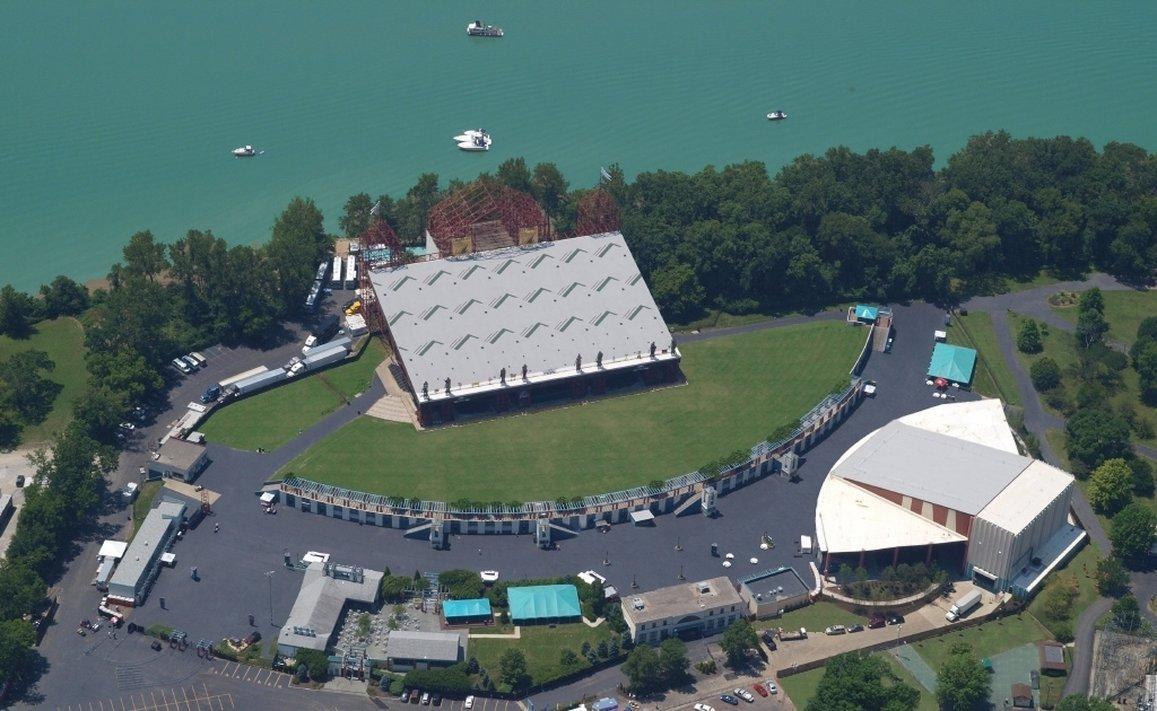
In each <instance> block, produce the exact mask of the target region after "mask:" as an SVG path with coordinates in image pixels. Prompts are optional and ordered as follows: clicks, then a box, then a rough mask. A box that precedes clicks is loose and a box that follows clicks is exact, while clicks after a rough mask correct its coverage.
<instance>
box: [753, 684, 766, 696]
mask: <svg viewBox="0 0 1157 711" xmlns="http://www.w3.org/2000/svg"><path fill="white" fill-rule="evenodd" d="M751 688H753V689H755V693H757V694H759V695H760V696H767V688H766V687H764V685H763V684H752V685H751Z"/></svg>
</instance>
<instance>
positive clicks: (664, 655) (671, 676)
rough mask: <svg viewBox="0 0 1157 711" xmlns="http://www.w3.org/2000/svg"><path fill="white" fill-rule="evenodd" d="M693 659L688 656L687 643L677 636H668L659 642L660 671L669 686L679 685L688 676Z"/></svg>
mask: <svg viewBox="0 0 1157 711" xmlns="http://www.w3.org/2000/svg"><path fill="white" fill-rule="evenodd" d="M690 667H691V660H690V659H688V658H687V645H685V644H683V642H682V641H681V640H679V639H677V638H675V637H668V638H667V639H665V640H663V641H662V643H660V644H659V671H660V673H661V674H662V675H663V680H664V682H665V683H666V684H667V686H668V687H672V686H678V685H679V684H681V683H683V681H684V680H685V679H686V678H687V673H688V672H687V670H688V669H689V668H690Z"/></svg>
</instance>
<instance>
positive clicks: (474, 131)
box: [453, 128, 490, 143]
mask: <svg viewBox="0 0 1157 711" xmlns="http://www.w3.org/2000/svg"><path fill="white" fill-rule="evenodd" d="M489 135H490V134H489V133H487V132H486V129H484V128H471V129H469V130H466V131H463V132H462V133H461V134H459V135H457V136H454V139H453V140H454V142H455V143H461V142H463V141H473V140H474V139H475V138H478V137H480V136H489Z"/></svg>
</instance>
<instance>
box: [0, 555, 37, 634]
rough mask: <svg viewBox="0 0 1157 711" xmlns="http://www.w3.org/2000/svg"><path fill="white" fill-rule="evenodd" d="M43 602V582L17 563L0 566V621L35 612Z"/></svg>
mask: <svg viewBox="0 0 1157 711" xmlns="http://www.w3.org/2000/svg"><path fill="white" fill-rule="evenodd" d="M43 601H44V581H43V580H41V578H40V576H39V575H37V574H36V571H34V570H31V569H29V568H26V567H24V566H23V565H20V564H18V563H11V562H8V563H5V564H3V565H0V620H11V619H15V618H17V617H20V616H21V615H25V614H29V613H32V612H35V611H36V610H37V609H38V608H39V607H40V605H41V603H42V602H43Z"/></svg>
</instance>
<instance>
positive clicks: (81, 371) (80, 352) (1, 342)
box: [0, 318, 88, 445]
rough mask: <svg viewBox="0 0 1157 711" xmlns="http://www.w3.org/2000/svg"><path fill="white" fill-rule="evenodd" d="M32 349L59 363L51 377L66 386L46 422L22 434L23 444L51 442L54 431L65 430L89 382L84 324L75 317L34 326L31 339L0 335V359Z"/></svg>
mask: <svg viewBox="0 0 1157 711" xmlns="http://www.w3.org/2000/svg"><path fill="white" fill-rule="evenodd" d="M28 350H41V351H44V352H45V353H47V354H48V357H49V358H51V359H52V361H53V362H54V363H56V368H55V369H54V370H53V371H52V372H51V373H49V374H48V379H49V380H52V381H54V382H57V383H60V384H61V385H62V386H63V387H62V388H61V390H60V393H59V394H57V396H56V400H55V401H54V402H53V404H52V411H51V412H50V413H49V414H48V417H47V418H46V419H45V420H44V422H41V423H40V424H38V425H33V426H32V427H27V428H25V430H24V431H23V432H22V433H21V435H20V439H21V444H22V445H31V444H40V443H44V442H47V441H48V440H50V439H52V435H53V434H55V433H56V432H60V431H61V430H63V429H64V427H65V425H67V424H68V421H69V420H70V419H72V402H73V400H75V399H76V398H77V397H79V396H80V395H81V394H82V393H83V392H84V388H85V385H86V384H87V383H88V371H87V370H85V367H84V327H82V326H81V325H80V321H77V320H76V319H74V318H58V319H53V320H52V321H41V322H40V323H38V324H36V326H35V327H33V332H32V335H30V336H29V337H28V338H21V339H15V340H14V339H12V338H9V337H8V336H0V360H3V359H5V358H7V357H8V356H10V355H12V354H13V353H17V352H19V351H28Z"/></svg>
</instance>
